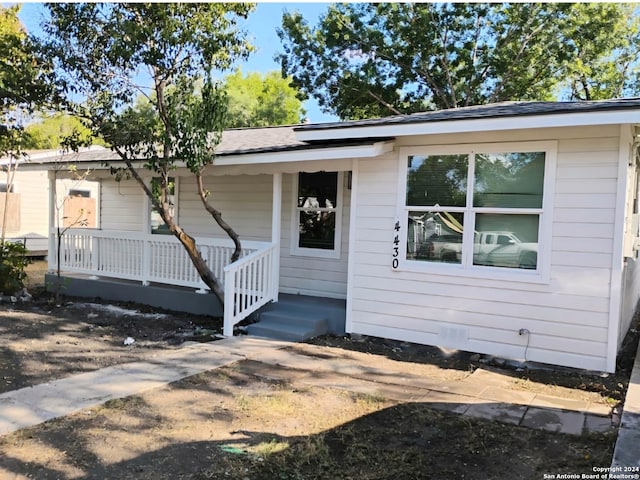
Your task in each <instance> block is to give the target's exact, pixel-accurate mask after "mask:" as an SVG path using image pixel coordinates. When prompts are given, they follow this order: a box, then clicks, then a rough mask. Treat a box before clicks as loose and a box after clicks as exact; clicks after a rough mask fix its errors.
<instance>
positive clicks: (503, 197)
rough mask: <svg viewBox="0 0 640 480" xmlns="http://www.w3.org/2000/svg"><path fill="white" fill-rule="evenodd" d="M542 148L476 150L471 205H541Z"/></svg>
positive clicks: (538, 206)
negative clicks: (503, 150) (536, 149)
mask: <svg viewBox="0 0 640 480" xmlns="http://www.w3.org/2000/svg"><path fill="white" fill-rule="evenodd" d="M544 159H545V154H544V152H529V153H482V154H476V162H475V179H474V195H473V206H474V207H495V208H542V187H543V183H544Z"/></svg>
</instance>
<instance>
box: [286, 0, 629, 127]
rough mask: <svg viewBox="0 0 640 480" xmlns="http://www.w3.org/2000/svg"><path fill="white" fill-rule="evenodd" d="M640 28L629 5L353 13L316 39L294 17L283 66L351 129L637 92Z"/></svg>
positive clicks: (338, 7) (317, 32) (324, 26)
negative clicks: (467, 109) (396, 119)
mask: <svg viewBox="0 0 640 480" xmlns="http://www.w3.org/2000/svg"><path fill="white" fill-rule="evenodd" d="M637 22H638V19H637V15H633V12H632V8H631V7H629V6H625V5H621V4H605V3H599V4H595V3H586V4H562V3H495V4H482V3H375V4H374V3H347V4H344V3H343V4H335V5H331V6H330V7H329V8H328V10H327V12H326V14H325V15H324V16H323V17H322V18H321V19H320V22H319V24H318V25H317V26H315V27H311V26H309V24H308V23H307V22H306V21H305V20H304V18H303V17H302V16H301V14H300V13H297V12H293V13H285V14H284V15H283V21H282V28H281V29H279V31H278V34H279V36H280V38H281V40H282V41H283V44H284V53H282V54H280V55H279V60H280V62H281V65H282V71H283V74H284V75H291V76H292V77H293V80H294V84H295V85H297V86H298V87H300V89H301V91H302V93H303V94H305V95H312V96H314V97H315V98H316V99H317V100H318V102H319V104H320V106H321V107H322V108H323V109H324V110H325V111H326V112H330V113H334V114H336V115H338V116H339V117H341V118H343V119H358V118H368V117H378V116H386V115H391V114H407V113H413V112H417V111H425V110H432V109H447V108H456V107H463V106H469V105H479V104H486V103H495V102H500V101H506V100H550V99H553V98H555V97H557V96H565V97H568V98H572V97H573V98H579V97H581V96H584V95H580V92H581V91H583V90H584V89H583V88H582V87H588V89H589V91H590V94H589V97H590V98H595V97H596V96H600V95H608V94H611V93H626V91H625V89H626V90H627V91H628V90H629V89H636V91H637V88H638V84H637V82H636V83H633V82H629V81H625V77H626V78H627V79H628V78H629V73H630V71H629V68H630V67H631V65H632V63H633V62H635V61H636V58H637V57H635V56H634V54H635V53H636V52H637V51H638V50H637V48H638V40H637ZM634 35H636V36H635V37H634ZM633 38H635V40H634V42H635V44H633V45H630V39H633ZM603 71H608V72H610V73H611V75H603V74H602V73H603ZM610 82H614V83H615V85H613V84H610Z"/></svg>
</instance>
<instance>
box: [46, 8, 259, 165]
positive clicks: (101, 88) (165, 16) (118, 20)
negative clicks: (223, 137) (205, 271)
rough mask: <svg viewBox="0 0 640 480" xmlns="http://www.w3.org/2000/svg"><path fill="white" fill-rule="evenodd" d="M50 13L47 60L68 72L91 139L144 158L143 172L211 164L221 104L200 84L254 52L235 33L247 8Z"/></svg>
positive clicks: (74, 104)
mask: <svg viewBox="0 0 640 480" xmlns="http://www.w3.org/2000/svg"><path fill="white" fill-rule="evenodd" d="M48 8H49V11H50V13H51V18H50V20H49V21H48V23H47V24H46V26H45V30H46V32H47V33H48V34H49V37H50V41H49V43H48V45H47V49H48V50H47V51H48V52H49V53H50V55H51V57H52V58H54V59H55V61H56V63H57V65H58V66H59V67H60V68H61V70H62V71H63V72H64V74H63V75H61V78H60V80H61V82H62V83H63V85H64V86H65V89H66V91H67V93H68V100H69V105H70V106H71V108H72V109H73V111H74V112H76V113H77V114H78V115H79V116H81V117H83V118H86V119H88V120H89V121H90V123H91V125H92V128H93V132H94V134H96V135H100V136H102V137H103V138H104V139H105V141H106V142H107V143H108V144H109V145H110V146H112V147H113V149H114V150H115V151H116V152H118V153H119V154H120V155H121V156H124V157H125V159H129V160H131V159H134V158H137V157H139V156H143V157H145V158H146V159H147V163H146V167H147V168H148V169H149V170H151V171H152V172H154V173H156V174H161V175H162V176H166V174H167V172H168V171H169V170H170V169H172V168H173V166H174V162H175V160H176V159H186V158H187V157H186V156H185V155H187V154H188V155H195V157H197V158H198V159H199V160H198V161H199V162H202V163H206V162H210V161H211V158H212V154H211V152H212V150H213V147H214V146H215V144H216V143H217V142H219V137H220V132H221V130H222V128H223V127H224V124H223V121H222V120H223V116H222V114H223V111H224V109H223V108H221V105H222V104H223V102H222V101H221V98H220V97H219V96H218V95H217V93H215V92H214V91H215V88H213V87H212V86H211V85H207V82H205V85H204V86H202V83H201V81H200V80H199V79H202V78H210V77H211V75H212V72H214V71H218V70H221V69H225V68H228V67H229V66H230V65H231V63H232V62H233V61H235V60H236V59H238V58H243V57H246V56H247V55H248V54H249V53H250V52H251V51H252V49H253V47H252V46H251V45H250V44H249V43H248V42H247V40H246V38H245V37H246V35H245V33H244V32H242V31H241V30H240V29H239V27H238V20H239V19H241V18H246V16H247V15H248V14H249V12H250V11H251V10H252V9H253V6H252V5H251V4H246V3H228V4H222V3H164V4H163V3H135V4H122V3H110V4H78V3H67V4H65V3H61V4H50V5H48ZM199 82H200V83H199ZM212 88H213V90H211V89H212ZM77 98H80V100H79V101H78V100H77ZM205 132H206V133H205ZM205 151H206V152H207V155H208V156H207V155H205V153H204V152H205ZM188 161H189V162H190V164H193V162H194V161H195V160H194V157H192V156H189V158H188ZM194 168H196V167H195V166H194ZM196 170H197V168H196ZM194 171H195V170H194Z"/></svg>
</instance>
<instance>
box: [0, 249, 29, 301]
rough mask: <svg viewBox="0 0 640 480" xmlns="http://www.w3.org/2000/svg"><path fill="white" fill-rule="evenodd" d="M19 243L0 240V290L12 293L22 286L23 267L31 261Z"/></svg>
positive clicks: (24, 276) (24, 273) (23, 277)
mask: <svg viewBox="0 0 640 480" xmlns="http://www.w3.org/2000/svg"><path fill="white" fill-rule="evenodd" d="M26 253H27V249H26V248H25V246H24V245H22V244H21V243H15V242H8V241H4V242H0V292H3V293H5V294H12V293H15V292H17V291H18V290H20V289H21V288H23V287H24V279H25V278H26V276H27V274H26V272H25V271H24V269H25V267H26V266H27V265H29V263H31V259H30V258H29V257H27V256H26Z"/></svg>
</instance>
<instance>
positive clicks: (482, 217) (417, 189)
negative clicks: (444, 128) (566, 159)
mask: <svg viewBox="0 0 640 480" xmlns="http://www.w3.org/2000/svg"><path fill="white" fill-rule="evenodd" d="M545 159H546V153H545V152H513V153H467V154H455V155H451V154H446V155H410V156H408V162H407V164H406V165H407V192H406V203H405V211H406V214H407V245H406V249H407V250H406V251H407V253H406V258H407V260H417V261H424V262H447V263H458V264H463V265H465V266H470V265H478V266H490V267H504V268H523V269H537V268H538V232H539V229H540V216H541V214H542V203H543V202H542V199H543V187H544V170H545ZM470 175H471V177H470ZM469 189H471V191H469ZM463 225H466V226H467V228H470V226H473V235H469V237H468V239H467V240H466V241H467V242H471V238H473V242H474V243H473V247H472V246H471V245H469V244H468V243H467V244H466V246H465V243H464V241H463Z"/></svg>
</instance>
